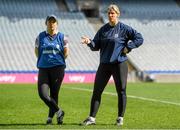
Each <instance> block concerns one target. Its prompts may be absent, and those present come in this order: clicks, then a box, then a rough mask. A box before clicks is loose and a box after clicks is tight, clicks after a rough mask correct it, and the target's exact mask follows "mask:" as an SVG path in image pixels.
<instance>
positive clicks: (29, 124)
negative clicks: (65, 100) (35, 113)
mask: <svg viewBox="0 0 180 130" xmlns="http://www.w3.org/2000/svg"><path fill="white" fill-rule="evenodd" d="M39 125H43V126H58V124H51V125H47V124H44V123H32V124H31V123H11V124H0V126H39ZM72 125H74V126H84V125H83V124H82V123H63V124H62V125H59V126H72ZM91 126H116V125H115V124H96V125H91Z"/></svg>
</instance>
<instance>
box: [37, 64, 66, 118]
mask: <svg viewBox="0 0 180 130" xmlns="http://www.w3.org/2000/svg"><path fill="white" fill-rule="evenodd" d="M64 68H65V67H64V66H56V67H52V68H45V69H44V68H40V69H39V74H38V93H39V96H40V98H41V99H42V100H43V101H44V103H45V104H46V105H47V106H48V107H49V117H53V116H54V114H55V112H57V111H58V110H59V109H60V108H59V107H58V94H59V90H60V86H61V83H62V80H63V78H64ZM49 89H50V95H49Z"/></svg>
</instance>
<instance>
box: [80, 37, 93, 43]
mask: <svg viewBox="0 0 180 130" xmlns="http://www.w3.org/2000/svg"><path fill="white" fill-rule="evenodd" d="M90 42H91V40H90V38H88V37H86V36H83V37H81V43H82V44H89V43H90Z"/></svg>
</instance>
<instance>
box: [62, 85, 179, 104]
mask: <svg viewBox="0 0 180 130" xmlns="http://www.w3.org/2000/svg"><path fill="white" fill-rule="evenodd" d="M64 88H69V89H73V90H80V91H87V92H92V90H90V89H84V88H72V87H64ZM103 93H104V94H107V95H112V96H117V94H116V93H112V92H103ZM127 97H129V98H134V99H140V100H145V101H151V102H160V103H164V104H171V105H176V106H180V103H175V102H169V101H163V100H157V99H152V98H144V97H138V96H133V95H127Z"/></svg>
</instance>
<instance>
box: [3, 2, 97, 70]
mask: <svg viewBox="0 0 180 130" xmlns="http://www.w3.org/2000/svg"><path fill="white" fill-rule="evenodd" d="M39 7H41V8H39ZM0 9H2V11H1V12H0V25H1V30H0V34H1V36H2V37H1V39H0V49H1V50H0V55H1V59H0V68H1V70H0V71H1V72H34V71H36V70H37V68H36V57H35V54H34V42H35V39H36V37H37V36H38V34H39V33H40V32H41V31H44V30H46V26H45V18H46V16H47V15H49V14H55V15H56V16H57V17H58V19H59V31H60V32H63V33H64V34H65V35H66V36H67V37H68V39H69V47H70V56H69V57H68V59H67V69H66V70H67V71H95V69H96V68H97V64H98V59H99V58H98V54H97V53H90V49H89V48H88V47H86V46H85V45H81V43H80V40H81V36H83V35H87V36H90V37H93V36H94V34H95V31H94V29H93V27H92V26H91V25H90V24H89V23H88V21H87V20H86V18H85V16H84V14H83V13H81V12H74V13H70V12H58V8H57V5H56V3H55V1H53V0H40V1H36V0H26V1H24V0H19V1H18V2H14V1H11V0H2V1H0Z"/></svg>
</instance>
